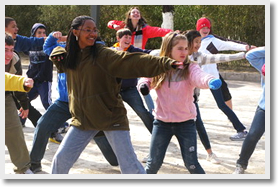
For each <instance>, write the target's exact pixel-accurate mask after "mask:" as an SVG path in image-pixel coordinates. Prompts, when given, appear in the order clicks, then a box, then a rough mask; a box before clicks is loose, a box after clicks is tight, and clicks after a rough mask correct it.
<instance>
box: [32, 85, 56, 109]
mask: <svg viewBox="0 0 278 187" xmlns="http://www.w3.org/2000/svg"><path fill="white" fill-rule="evenodd" d="M51 86H52V82H48V81H45V82H42V83H39V82H38V81H35V82H34V86H33V88H32V89H31V90H30V92H28V93H27V94H28V97H29V100H30V101H33V100H34V99H36V98H37V97H38V96H40V98H41V102H42V105H43V107H44V109H45V110H47V109H48V107H49V106H50V105H51V104H52V99H51Z"/></svg>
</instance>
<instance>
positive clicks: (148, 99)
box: [144, 94, 154, 114]
mask: <svg viewBox="0 0 278 187" xmlns="http://www.w3.org/2000/svg"><path fill="white" fill-rule="evenodd" d="M144 100H145V102H146V104H147V107H148V109H149V113H151V114H152V112H153V109H154V103H153V99H152V96H151V94H148V95H144Z"/></svg>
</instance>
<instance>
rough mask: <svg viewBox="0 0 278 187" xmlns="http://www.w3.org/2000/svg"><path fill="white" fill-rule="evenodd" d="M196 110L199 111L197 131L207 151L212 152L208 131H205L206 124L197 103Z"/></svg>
mask: <svg viewBox="0 0 278 187" xmlns="http://www.w3.org/2000/svg"><path fill="white" fill-rule="evenodd" d="M195 106H196V110H197V119H196V129H197V131H198V135H199V137H200V140H201V142H202V144H203V146H204V148H205V149H206V150H208V149H209V150H211V145H210V141H209V137H208V134H207V131H206V129H205V126H204V123H203V121H202V118H201V113H200V109H199V105H198V103H197V102H195Z"/></svg>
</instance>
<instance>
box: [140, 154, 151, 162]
mask: <svg viewBox="0 0 278 187" xmlns="http://www.w3.org/2000/svg"><path fill="white" fill-rule="evenodd" d="M148 159H149V155H147V156H146V157H145V158H143V160H142V161H141V162H142V163H147V161H148Z"/></svg>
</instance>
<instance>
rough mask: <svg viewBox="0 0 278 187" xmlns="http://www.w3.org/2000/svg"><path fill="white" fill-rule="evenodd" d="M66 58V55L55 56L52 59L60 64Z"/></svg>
mask: <svg viewBox="0 0 278 187" xmlns="http://www.w3.org/2000/svg"><path fill="white" fill-rule="evenodd" d="M64 56H65V54H59V55H54V56H52V57H51V58H52V59H53V60H57V61H58V62H60V61H62V60H64Z"/></svg>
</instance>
